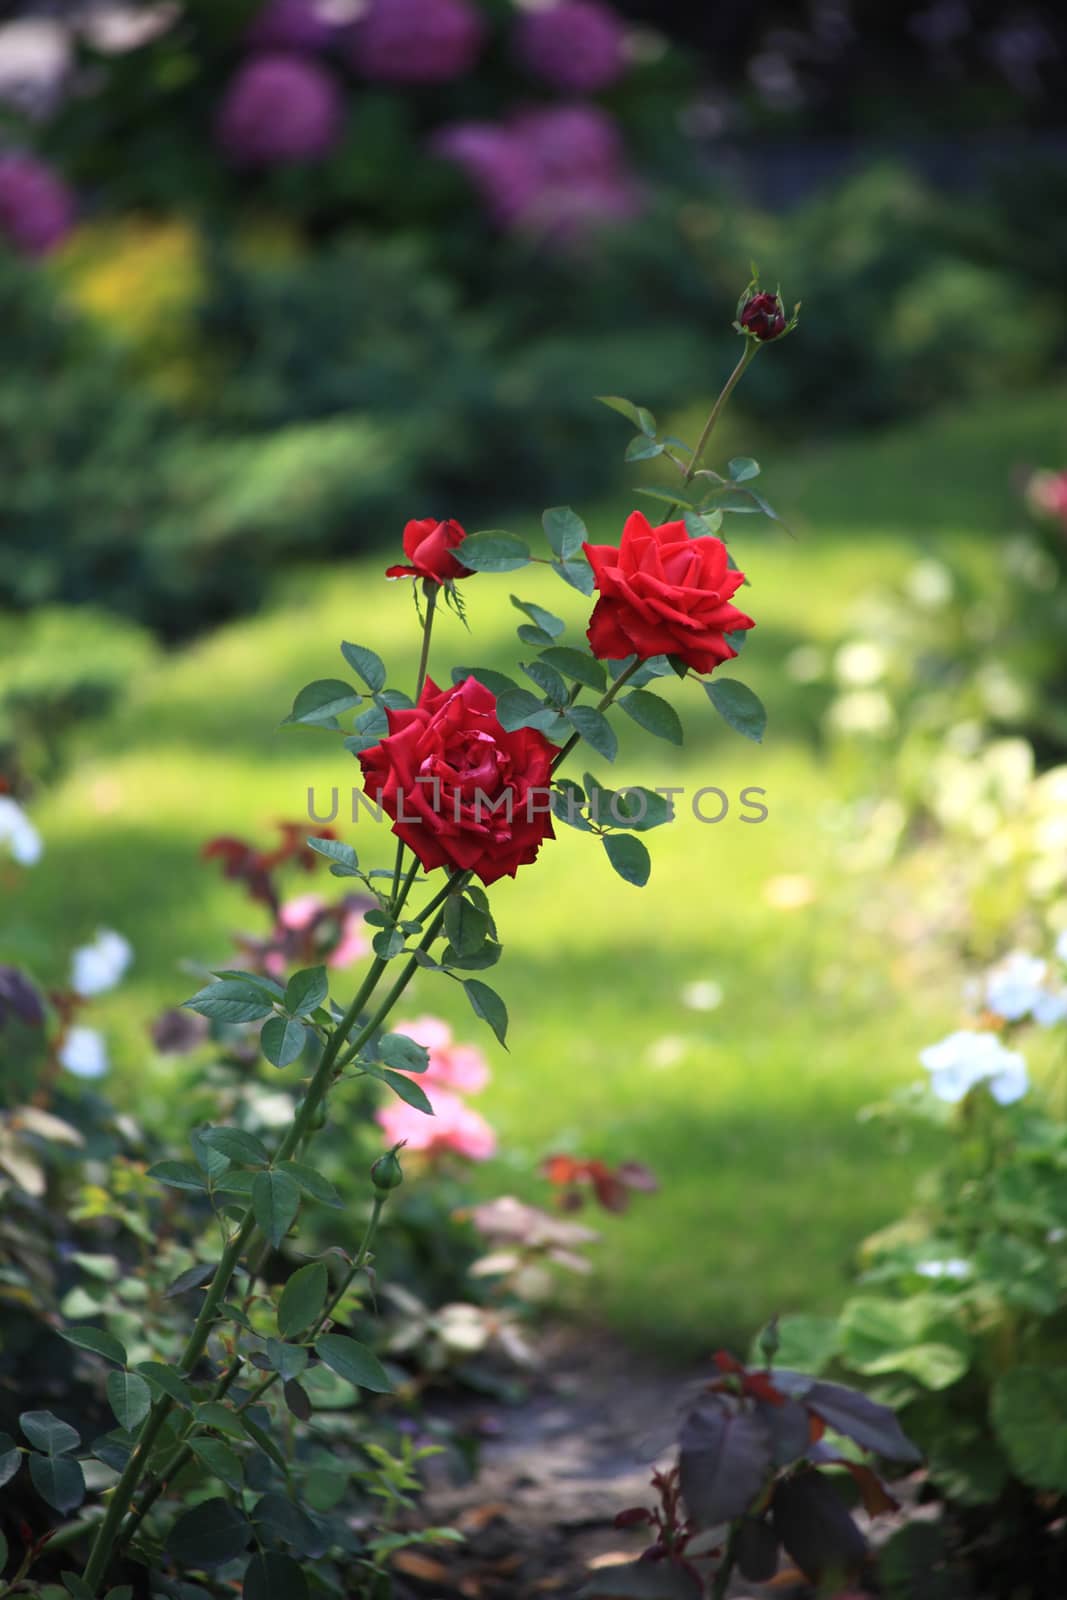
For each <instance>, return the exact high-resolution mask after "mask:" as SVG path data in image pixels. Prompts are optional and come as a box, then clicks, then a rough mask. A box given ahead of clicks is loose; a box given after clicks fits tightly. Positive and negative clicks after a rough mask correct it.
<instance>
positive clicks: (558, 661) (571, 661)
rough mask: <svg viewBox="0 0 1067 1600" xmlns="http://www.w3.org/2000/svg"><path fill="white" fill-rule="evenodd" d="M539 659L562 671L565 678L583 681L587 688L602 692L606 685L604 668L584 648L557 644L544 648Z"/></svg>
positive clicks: (577, 681)
mask: <svg viewBox="0 0 1067 1600" xmlns="http://www.w3.org/2000/svg"><path fill="white" fill-rule="evenodd" d="M541 660H542V661H544V662H546V663H547V665H548V666H550V667H554V668H555V669H556V671H557V672H562V674H563V676H564V677H565V678H573V679H574V680H575V682H576V683H584V684H585V686H586V688H587V689H599V690H600V691H601V693H603V691H604V690H605V689H606V688H607V686H608V679H607V674H606V673H605V671H604V668H603V667H602V666H601V665H600V662H599V661H597V660H595V659H594V657H593V656H587V655H586V654H585V651H584V650H572V649H571V648H570V647H569V646H568V645H558V644H557V645H553V646H552V648H551V650H545V651H544V652H543V653H542V656H541Z"/></svg>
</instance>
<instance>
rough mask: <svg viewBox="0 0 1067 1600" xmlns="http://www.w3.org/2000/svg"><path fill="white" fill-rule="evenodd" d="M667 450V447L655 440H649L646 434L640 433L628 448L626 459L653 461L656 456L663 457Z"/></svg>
mask: <svg viewBox="0 0 1067 1600" xmlns="http://www.w3.org/2000/svg"><path fill="white" fill-rule="evenodd" d="M665 448H666V446H665V445H662V444H659V443H657V441H656V440H655V439H649V438H648V437H647V436H646V435H645V434H643V433H639V434H637V435H636V437H635V438H633V439H631V440H630V442H629V444H628V445H627V446H626V453H625V457H624V459H625V460H627V461H651V460H652V458H653V457H654V456H661V455H662V454H663V452H664V449H665Z"/></svg>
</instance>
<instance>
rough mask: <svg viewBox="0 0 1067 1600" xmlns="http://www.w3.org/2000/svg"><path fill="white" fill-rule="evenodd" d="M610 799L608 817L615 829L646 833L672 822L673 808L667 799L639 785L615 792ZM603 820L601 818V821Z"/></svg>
mask: <svg viewBox="0 0 1067 1600" xmlns="http://www.w3.org/2000/svg"><path fill="white" fill-rule="evenodd" d="M612 799H613V803H612V805H611V807H610V810H609V817H610V820H611V821H612V822H614V823H615V825H616V826H617V827H620V828H629V829H631V830H632V831H633V832H635V833H648V831H649V829H650V828H660V827H662V826H663V824H664V823H665V822H673V820H674V808H673V806H672V805H671V802H670V800H669V798H668V797H667V796H666V795H664V794H657V793H656V791H655V790H654V789H644V788H642V787H641V785H640V784H631V785H629V786H628V787H627V788H625V789H618V790H616V792H615V794H614V796H613V797H612ZM604 820H605V819H604V818H603V817H602V818H601V821H604Z"/></svg>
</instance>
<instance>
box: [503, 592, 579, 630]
mask: <svg viewBox="0 0 1067 1600" xmlns="http://www.w3.org/2000/svg"><path fill="white" fill-rule="evenodd" d="M511 603H512V605H513V606H514V607H515V609H516V611H521V612H522V613H523V614H524V615H525V616H527V617H529V619H530V621H531V622H532V623H533V624H534V625H535V627H538V628H540V629H541V632H542V633H547V634H548V635H549V637H550V638H552V639H556V638H558V637H559V635H560V634H561V633H562V632H563V630H564V629H565V628H566V626H567V624H566V623H565V622H564V621H563V618H562V617H557V616H556V615H555V613H554V612H552V611H546V610H545V608H544V606H539V605H535V604H534V602H533V601H532V600H520V599H519V597H518V595H516V594H513V595H512V596H511Z"/></svg>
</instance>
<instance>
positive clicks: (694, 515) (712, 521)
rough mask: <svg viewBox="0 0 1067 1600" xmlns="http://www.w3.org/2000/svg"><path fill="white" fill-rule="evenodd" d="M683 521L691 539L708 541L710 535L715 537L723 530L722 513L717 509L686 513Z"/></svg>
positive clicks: (683, 515) (683, 514)
mask: <svg viewBox="0 0 1067 1600" xmlns="http://www.w3.org/2000/svg"><path fill="white" fill-rule="evenodd" d="M682 521H683V522H684V523H685V531H686V533H688V535H689V537H690V538H691V539H706V538H707V537H708V535H709V534H711V535H712V536H714V535H715V534H717V533H718V532H719V530H720V529H721V527H722V512H721V511H719V510H718V509H717V508H716V510H714V511H703V512H701V511H685V512H683V513H682Z"/></svg>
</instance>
